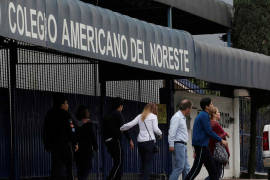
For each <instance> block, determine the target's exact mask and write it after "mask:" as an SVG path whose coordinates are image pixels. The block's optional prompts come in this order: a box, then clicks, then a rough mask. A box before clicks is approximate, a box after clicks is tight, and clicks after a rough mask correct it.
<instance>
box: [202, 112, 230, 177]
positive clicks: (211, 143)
mask: <svg viewBox="0 0 270 180" xmlns="http://www.w3.org/2000/svg"><path fill="white" fill-rule="evenodd" d="M209 114H210V118H211V122H210V123H211V127H212V129H213V131H214V132H215V133H216V134H217V135H218V136H219V137H221V138H222V139H224V140H226V137H228V138H229V137H230V136H229V134H228V133H226V132H225V131H224V130H223V128H222V127H221V126H220V124H219V123H218V121H219V120H220V112H219V111H218V108H217V107H213V108H212V109H211V110H210V113H209ZM216 143H217V141H216V140H215V139H212V138H210V141H209V148H210V152H211V154H212V155H213V154H214V149H215V146H216ZM226 151H227V153H228V155H229V156H230V152H229V147H228V146H226ZM215 164H216V168H217V171H218V173H219V177H220V176H221V173H222V165H223V164H221V163H220V162H217V161H215ZM206 180H209V177H207V178H206Z"/></svg>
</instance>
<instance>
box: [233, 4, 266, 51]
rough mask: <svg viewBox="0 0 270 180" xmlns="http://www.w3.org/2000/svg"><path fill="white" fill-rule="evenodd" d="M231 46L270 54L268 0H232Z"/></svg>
mask: <svg viewBox="0 0 270 180" xmlns="http://www.w3.org/2000/svg"><path fill="white" fill-rule="evenodd" d="M234 11H235V12H234V20H233V30H232V43H233V47H235V48H240V49H245V50H248V51H253V52H258V53H263V54H266V55H270V23H269V22H270V1H269V0H234Z"/></svg>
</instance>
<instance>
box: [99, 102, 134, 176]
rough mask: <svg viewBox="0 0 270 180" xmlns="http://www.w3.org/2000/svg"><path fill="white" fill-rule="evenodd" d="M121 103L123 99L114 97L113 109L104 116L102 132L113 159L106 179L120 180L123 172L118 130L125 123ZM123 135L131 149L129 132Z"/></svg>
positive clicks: (132, 145) (122, 155)
mask: <svg viewBox="0 0 270 180" xmlns="http://www.w3.org/2000/svg"><path fill="white" fill-rule="evenodd" d="M123 104H124V101H123V99H121V98H115V99H114V101H113V105H114V106H113V111H112V112H111V113H110V114H109V115H107V116H105V118H104V124H103V128H104V129H103V132H104V140H105V145H106V147H107V150H108V153H109V154H110V155H111V157H112V159H113V167H112V169H111V171H110V173H109V176H108V178H107V179H108V180H120V179H121V177H122V174H123V172H122V168H123V162H124V152H123V147H122V143H121V141H122V140H121V139H122V132H121V131H120V127H121V126H122V125H123V124H124V123H125V120H124V117H123V115H122V111H123ZM124 135H125V137H126V138H127V139H128V141H129V144H130V147H131V149H133V148H134V143H133V141H132V139H131V137H130V135H129V133H128V132H125V133H124Z"/></svg>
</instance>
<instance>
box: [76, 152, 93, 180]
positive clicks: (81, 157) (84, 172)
mask: <svg viewBox="0 0 270 180" xmlns="http://www.w3.org/2000/svg"><path fill="white" fill-rule="evenodd" d="M75 158H76V165H77V175H78V180H88V178H89V174H90V171H91V168H92V154H91V153H88V152H77V153H76V155H75Z"/></svg>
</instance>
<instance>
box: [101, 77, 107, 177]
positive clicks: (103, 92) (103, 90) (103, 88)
mask: <svg viewBox="0 0 270 180" xmlns="http://www.w3.org/2000/svg"><path fill="white" fill-rule="evenodd" d="M100 91H101V92H100V98H101V99H100V100H101V102H100V117H101V123H100V124H101V126H103V117H104V114H105V112H104V110H105V108H104V107H105V101H106V81H103V80H102V81H101V82H100ZM101 129H103V128H102V127H101ZM102 133H103V132H102ZM101 153H102V154H101V157H102V173H103V178H102V179H105V147H104V143H102V145H101Z"/></svg>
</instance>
